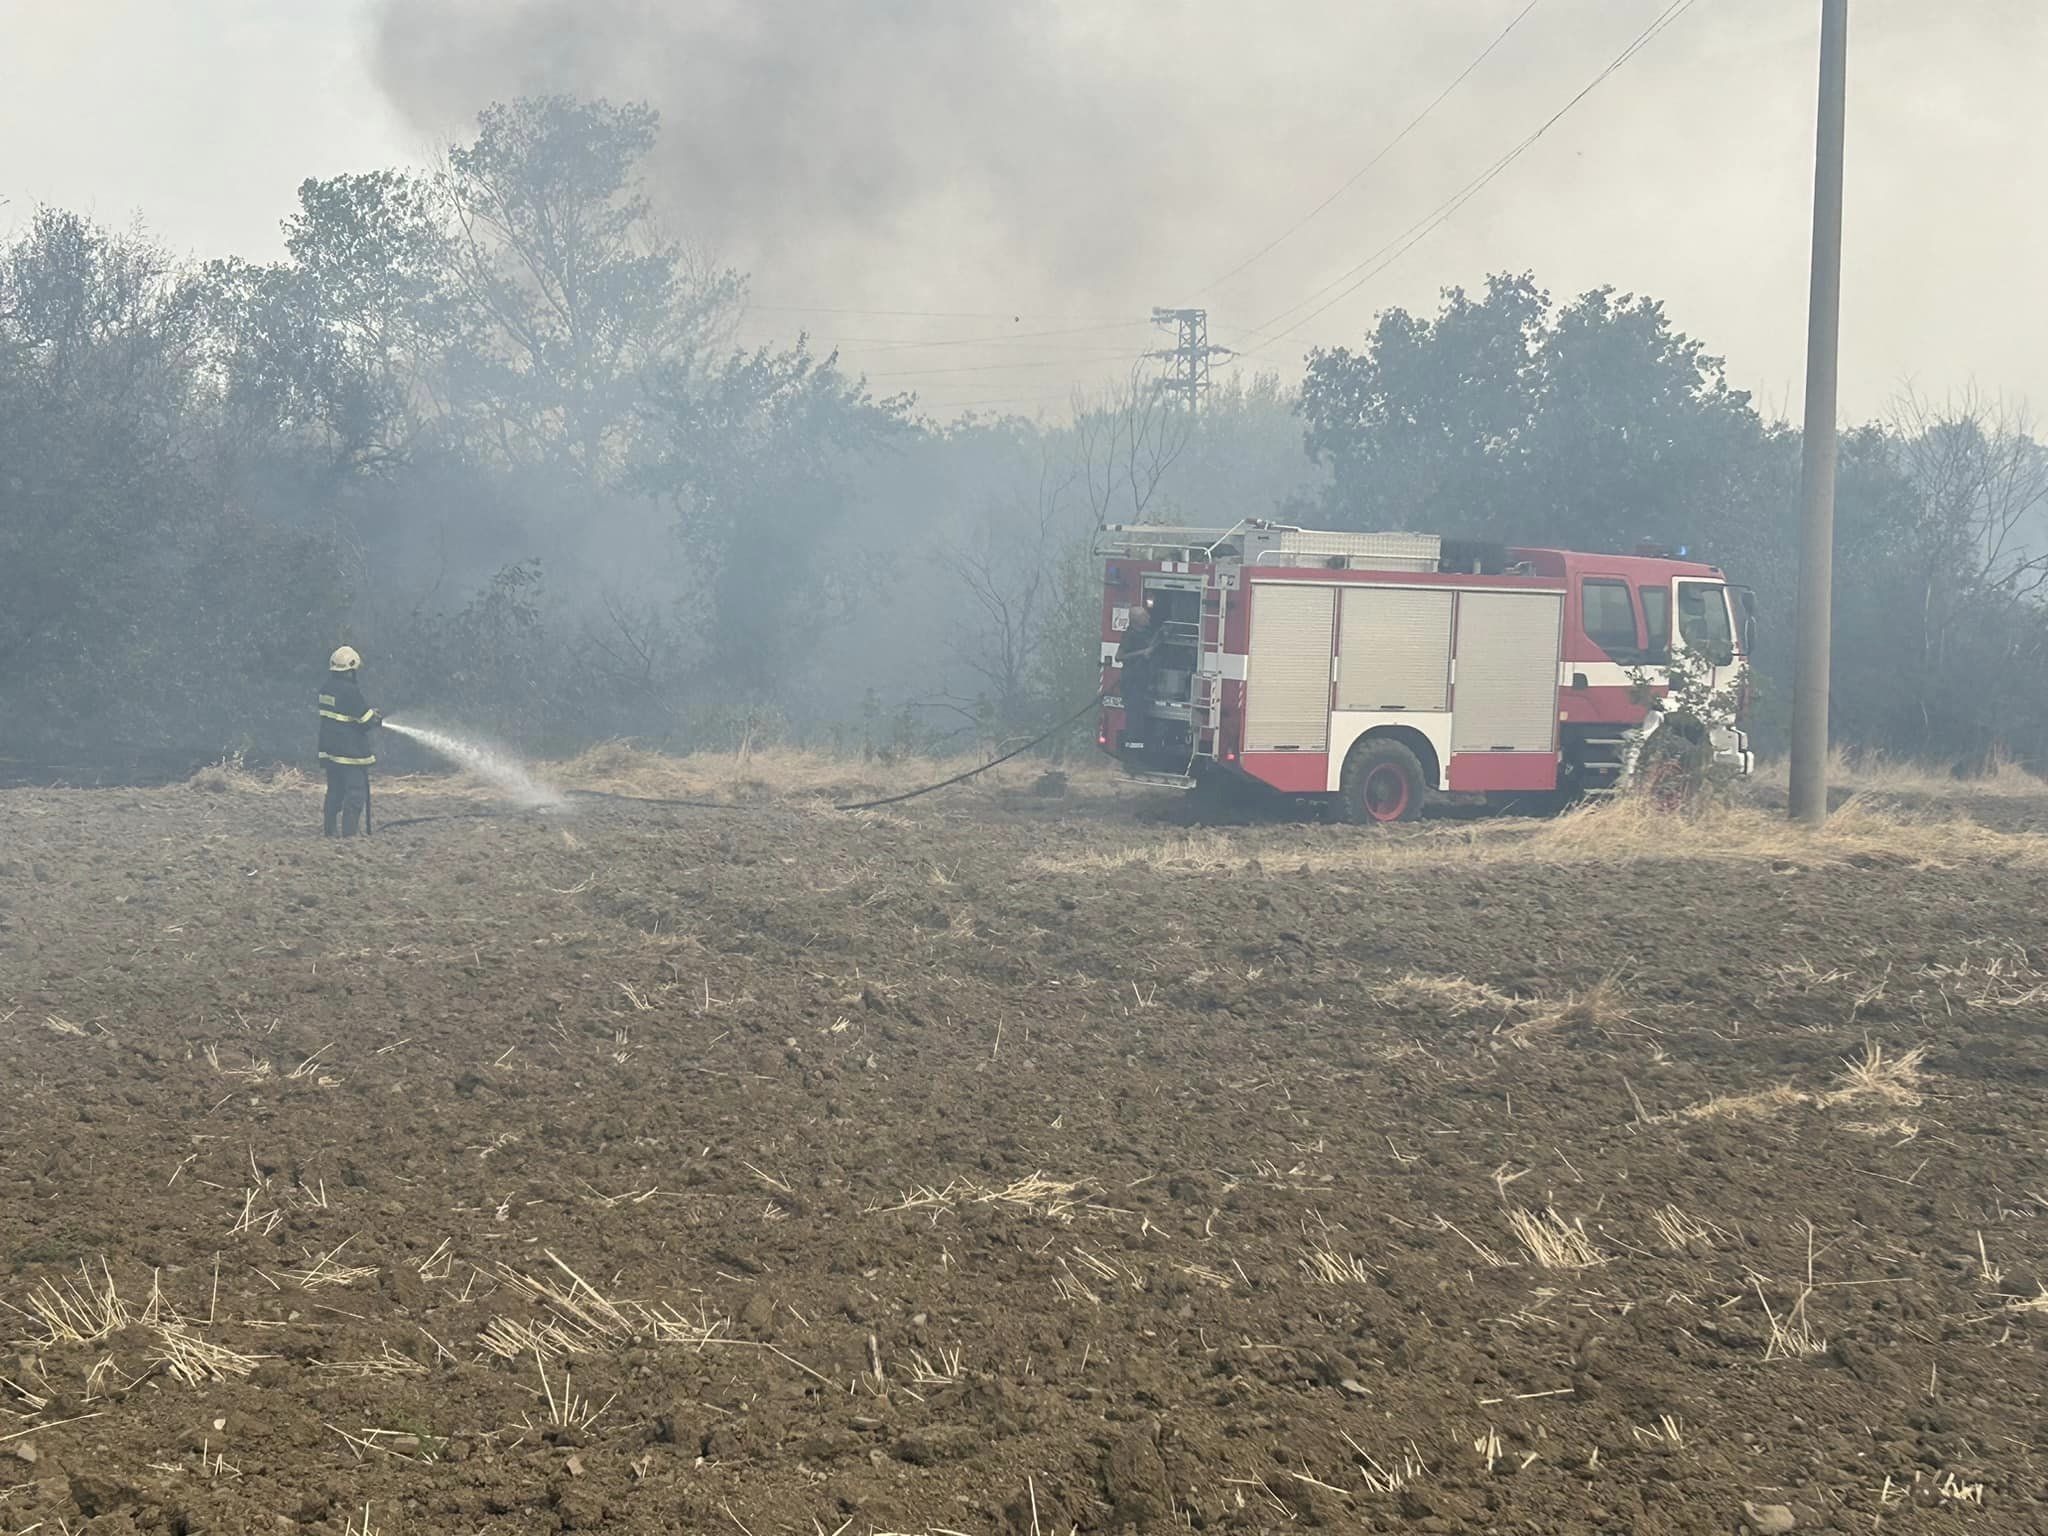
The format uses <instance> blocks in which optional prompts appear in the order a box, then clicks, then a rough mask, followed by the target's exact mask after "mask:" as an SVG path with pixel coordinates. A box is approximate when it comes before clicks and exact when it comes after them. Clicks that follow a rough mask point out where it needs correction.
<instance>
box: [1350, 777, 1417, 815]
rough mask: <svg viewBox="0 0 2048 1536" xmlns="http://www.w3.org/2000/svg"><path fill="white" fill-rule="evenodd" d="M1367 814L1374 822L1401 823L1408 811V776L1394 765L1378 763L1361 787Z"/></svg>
mask: <svg viewBox="0 0 2048 1536" xmlns="http://www.w3.org/2000/svg"><path fill="white" fill-rule="evenodd" d="M1361 788H1362V790H1363V793H1364V795H1365V814H1366V815H1368V816H1370V817H1371V818H1372V819H1373V820H1374V821H1399V820H1400V819H1401V815H1402V813H1403V812H1405V811H1406V810H1407V809H1408V796H1409V793H1410V791H1409V787H1408V775H1407V774H1405V773H1403V772H1402V771H1401V770H1400V769H1399V768H1397V767H1396V766H1395V765H1394V764H1392V763H1376V764H1374V765H1373V767H1372V768H1371V769H1370V770H1369V771H1368V772H1367V773H1366V776H1365V783H1364V785H1363V786H1361Z"/></svg>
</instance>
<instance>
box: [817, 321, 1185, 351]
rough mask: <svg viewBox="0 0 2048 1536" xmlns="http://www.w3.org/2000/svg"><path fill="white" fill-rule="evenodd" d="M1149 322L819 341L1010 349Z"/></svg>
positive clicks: (890, 347)
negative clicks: (994, 333) (1042, 339)
mask: <svg viewBox="0 0 2048 1536" xmlns="http://www.w3.org/2000/svg"><path fill="white" fill-rule="evenodd" d="M1148 323H1149V322H1147V321H1144V320H1113V321H1105V322H1104V323H1102V324H1101V325H1076V326H1071V327H1068V328H1066V329H1064V330H1056V331H1011V332H1007V333H1005V334H1002V335H999V336H944V337H936V338H933V339H930V340H913V339H910V338H907V337H902V336H831V337H823V338H821V339H822V340H828V341H831V342H833V343H835V344H844V345H847V346H873V347H874V348H875V350H876V351H878V352H915V351H922V350H925V349H927V348H931V347H978V346H1014V345H1015V344H1017V343H1018V342H1021V341H1032V340H1035V339H1038V338H1040V337H1048V336H1092V335H1097V334H1099V333H1101V332H1103V331H1128V330H1136V329H1138V328H1140V327H1142V326H1145V325H1147V324H1148Z"/></svg>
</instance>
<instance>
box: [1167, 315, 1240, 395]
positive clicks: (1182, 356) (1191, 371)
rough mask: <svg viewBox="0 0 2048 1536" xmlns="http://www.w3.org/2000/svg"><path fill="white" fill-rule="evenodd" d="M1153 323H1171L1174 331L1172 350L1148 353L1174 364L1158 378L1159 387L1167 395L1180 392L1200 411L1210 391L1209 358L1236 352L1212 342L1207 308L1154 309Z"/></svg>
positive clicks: (1229, 355)
mask: <svg viewBox="0 0 2048 1536" xmlns="http://www.w3.org/2000/svg"><path fill="white" fill-rule="evenodd" d="M1152 323H1153V324H1154V325H1156V326H1159V327H1160V328H1161V329H1164V328H1165V327H1167V326H1172V327H1173V328H1174V331H1175V341H1174V346H1173V350H1172V351H1170V352H1149V353H1147V354H1146V356H1148V357H1154V358H1158V359H1159V360H1160V361H1162V362H1166V363H1170V364H1172V367H1171V368H1169V369H1168V370H1167V374H1166V377H1165V378H1163V379H1161V380H1160V381H1159V388H1160V389H1161V390H1162V391H1164V392H1165V393H1167V394H1171V395H1179V396H1180V399H1181V404H1182V405H1184V406H1186V407H1187V408H1188V410H1190V411H1197V410H1200V409H1201V406H1202V397H1203V396H1204V395H1206V394H1208V393H1209V388H1210V383H1209V362H1210V359H1212V358H1218V357H1235V356H1237V354H1236V353H1235V352H1233V351H1231V350H1230V348H1228V347H1212V346H1210V345H1209V311H1207V310H1206V309H1155V310H1153V311H1152Z"/></svg>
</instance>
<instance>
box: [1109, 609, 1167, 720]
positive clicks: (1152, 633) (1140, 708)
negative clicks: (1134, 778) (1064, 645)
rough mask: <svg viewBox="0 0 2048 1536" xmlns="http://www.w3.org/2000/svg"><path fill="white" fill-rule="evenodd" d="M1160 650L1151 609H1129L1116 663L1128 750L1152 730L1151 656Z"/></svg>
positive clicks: (1118, 643) (1157, 632)
mask: <svg viewBox="0 0 2048 1536" xmlns="http://www.w3.org/2000/svg"><path fill="white" fill-rule="evenodd" d="M1158 648H1159V630H1158V628H1157V627H1156V626H1155V625H1154V624H1153V622H1152V609H1151V607H1150V606H1149V605H1147V604H1143V603H1140V604H1139V605H1137V606H1136V607H1134V608H1132V609H1131V622H1130V627H1129V628H1127V629H1126V630H1125V631H1124V637H1123V639H1121V640H1119V641H1118V642H1117V646H1116V662H1117V666H1118V667H1119V668H1121V669H1122V672H1123V678H1122V680H1121V682H1120V683H1119V684H1118V688H1119V691H1120V692H1121V693H1122V694H1123V700H1124V742H1123V744H1124V745H1125V746H1127V747H1142V746H1144V745H1145V733H1146V732H1147V731H1148V730H1150V729H1151V724H1150V722H1151V718H1152V667H1153V653H1154V652H1155V651H1157V650H1158Z"/></svg>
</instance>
